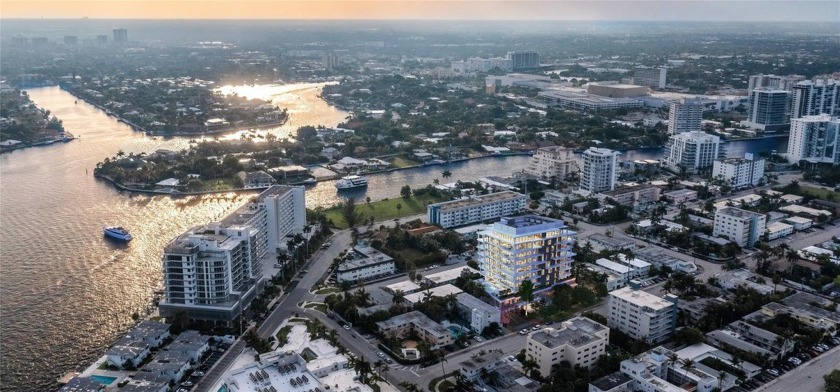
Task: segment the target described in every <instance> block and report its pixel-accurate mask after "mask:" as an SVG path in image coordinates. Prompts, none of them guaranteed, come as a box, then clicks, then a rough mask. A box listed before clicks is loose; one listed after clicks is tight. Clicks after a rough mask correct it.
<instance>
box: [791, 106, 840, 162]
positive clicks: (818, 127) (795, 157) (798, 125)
mask: <svg viewBox="0 0 840 392" xmlns="http://www.w3.org/2000/svg"><path fill="white" fill-rule="evenodd" d="M838 138H840V119H838V118H836V117H834V118H832V117H831V116H829V115H828V114H821V115H818V116H805V117H802V118H796V119H793V120H792V121H791V125H790V140H789V141H788V150H787V159H788V162H789V163H797V162H799V161H802V160H805V161H808V162H813V163H833V164H835V165H837V164H840V147H838V145H837V144H838V143H837V139H838Z"/></svg>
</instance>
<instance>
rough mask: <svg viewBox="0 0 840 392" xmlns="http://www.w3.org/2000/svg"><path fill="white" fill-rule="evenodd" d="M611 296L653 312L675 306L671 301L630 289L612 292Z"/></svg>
mask: <svg viewBox="0 0 840 392" xmlns="http://www.w3.org/2000/svg"><path fill="white" fill-rule="evenodd" d="M610 296H611V297H616V298H620V299H623V300H625V301H627V302H630V303H631V304H633V305H636V306H645V307H648V308H651V309H653V310H661V309H665V308H668V307H670V306H674V303H672V302H670V301H667V300H665V299H663V298H659V297H657V296H655V295H653V294H650V293H648V292H645V291H642V290H633V289H632V288H630V287H625V288H621V289H618V290H613V291H610Z"/></svg>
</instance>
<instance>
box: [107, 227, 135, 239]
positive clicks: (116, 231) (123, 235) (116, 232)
mask: <svg viewBox="0 0 840 392" xmlns="http://www.w3.org/2000/svg"><path fill="white" fill-rule="evenodd" d="M105 236H106V237H110V238H113V239H116V240H120V241H131V238H132V237H131V234H130V233H129V232H128V230H126V229H123V228H122V227H115V226H109V227H106V228H105Z"/></svg>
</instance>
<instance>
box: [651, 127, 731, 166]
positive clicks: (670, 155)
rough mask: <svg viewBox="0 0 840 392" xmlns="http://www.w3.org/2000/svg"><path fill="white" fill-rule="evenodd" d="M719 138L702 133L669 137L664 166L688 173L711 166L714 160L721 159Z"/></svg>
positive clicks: (679, 134) (687, 133)
mask: <svg viewBox="0 0 840 392" xmlns="http://www.w3.org/2000/svg"><path fill="white" fill-rule="evenodd" d="M723 155H724V154H723V149H722V148H721V145H720V137H718V136H715V135H710V134H708V133H704V132H686V133H678V134H676V135H671V137H670V138H669V139H668V142H667V143H666V144H665V158H664V163H665V165H666V166H668V167H670V168H672V169H674V170H680V168H683V167H684V168H685V170H687V171H688V172H689V173H697V171H698V170H700V169H704V168H707V167H709V166H712V165H713V164H714V162H715V160H716V159H719V158H722V157H723Z"/></svg>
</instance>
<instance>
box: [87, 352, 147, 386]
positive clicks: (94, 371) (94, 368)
mask: <svg viewBox="0 0 840 392" xmlns="http://www.w3.org/2000/svg"><path fill="white" fill-rule="evenodd" d="M107 361H108V356H107V355H103V356H101V357H100V358H99V359H97V360H96V361H95V362H94V363H93V364H92V365H90V366H89V367H88V368H87V369H85V370H84V371H82V373H81V374H79V376H80V377H90V376H103V377H116V380H114V382H112V383H111V384H108V385H115V384H116V383H119V382H121V381H122V380H123V379H125V378H126V377H128V376H129V375H132V374H134V373H136V372H128V371H125V370H103V369H99V366H100V365H102V364H103V363H105V362H107Z"/></svg>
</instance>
